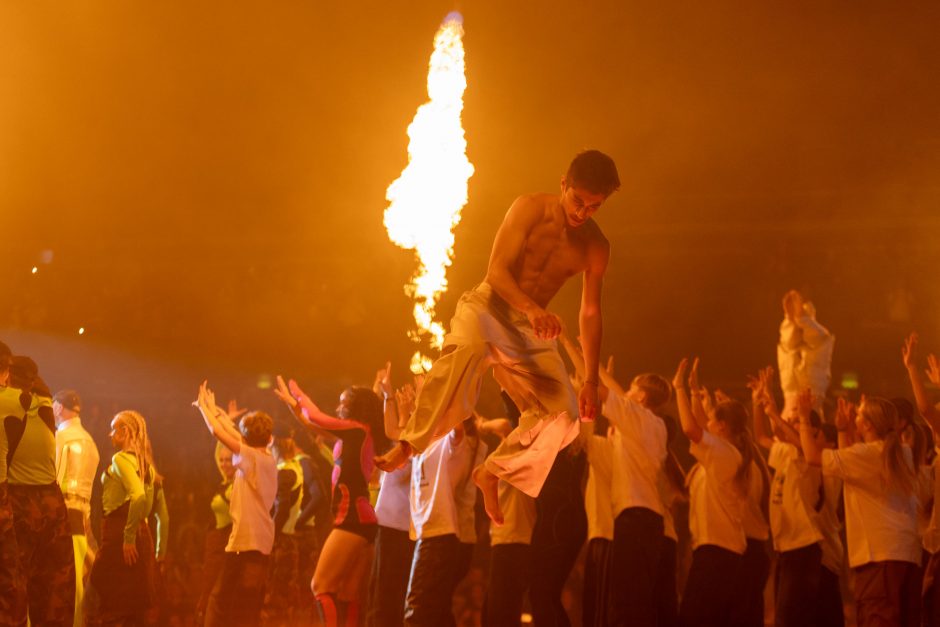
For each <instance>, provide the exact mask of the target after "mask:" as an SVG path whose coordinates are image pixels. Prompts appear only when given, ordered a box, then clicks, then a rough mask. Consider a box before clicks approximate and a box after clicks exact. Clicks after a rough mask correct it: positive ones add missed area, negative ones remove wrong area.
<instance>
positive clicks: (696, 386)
mask: <svg viewBox="0 0 940 627" xmlns="http://www.w3.org/2000/svg"><path fill="white" fill-rule="evenodd" d="M700 389H702V384H701V383H699V380H698V357H696V358H695V359H693V360H692V370H691V371H690V372H689V391H690V392H692V393H693V394H695V393H696V392H698V391H699V390H700Z"/></svg>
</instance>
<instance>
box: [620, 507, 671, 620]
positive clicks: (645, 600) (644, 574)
mask: <svg viewBox="0 0 940 627" xmlns="http://www.w3.org/2000/svg"><path fill="white" fill-rule="evenodd" d="M662 549H663V517H662V516H660V515H659V514H657V513H656V512H654V511H653V510H651V509H646V508H645V507H630V508H627V509H625V510H623V511H622V512H620V514H619V515H618V516H617V518H616V519H615V520H614V544H613V546H612V547H611V553H610V591H611V592H610V606H609V608H608V615H607V624H608V625H610V626H611V627H626V626H627V625H630V626H636V627H656V599H655V595H654V590H655V587H656V578H657V575H658V574H659V564H660V554H661V553H662Z"/></svg>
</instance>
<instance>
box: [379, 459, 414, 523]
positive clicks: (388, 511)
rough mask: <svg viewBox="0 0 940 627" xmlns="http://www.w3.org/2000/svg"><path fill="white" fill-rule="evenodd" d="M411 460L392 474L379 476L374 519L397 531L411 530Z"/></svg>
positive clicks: (384, 473) (387, 473)
mask: <svg viewBox="0 0 940 627" xmlns="http://www.w3.org/2000/svg"><path fill="white" fill-rule="evenodd" d="M410 494H411V460H410V459H409V460H408V462H407V463H405V465H404V466H402V467H401V468H396V469H395V470H393V471H392V472H383V473H381V475H380V476H379V496H378V497H377V498H376V499H375V517H376V519H377V520H378V522H379V524H380V525H381V526H383V527H388V528H390V529H397V530H398V531H408V530H409V529H411V502H410V498H411V497H410Z"/></svg>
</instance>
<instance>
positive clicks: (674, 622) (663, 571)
mask: <svg viewBox="0 0 940 627" xmlns="http://www.w3.org/2000/svg"><path fill="white" fill-rule="evenodd" d="M678 575H679V546H678V545H677V544H676V541H675V540H673V539H672V538H667V537H666V536H663V544H662V552H661V553H660V555H659V571H658V574H657V576H656V586H655V589H654V591H653V596H654V597H655V598H656V625H657V627H677V626H678V625H679V591H678V590H677V589H676V586H677V581H676V579H677V577H678Z"/></svg>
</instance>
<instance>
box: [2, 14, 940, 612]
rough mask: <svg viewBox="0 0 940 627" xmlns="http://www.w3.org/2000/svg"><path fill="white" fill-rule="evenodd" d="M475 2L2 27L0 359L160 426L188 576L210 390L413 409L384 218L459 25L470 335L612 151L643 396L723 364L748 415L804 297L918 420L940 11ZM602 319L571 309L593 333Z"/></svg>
mask: <svg viewBox="0 0 940 627" xmlns="http://www.w3.org/2000/svg"><path fill="white" fill-rule="evenodd" d="M458 4H459V6H457V7H454V6H451V5H450V4H448V3H444V2H431V1H428V0H419V1H418V2H408V3H394V2H370V1H367V2H360V3H341V2H313V1H306V2H298V1H293V0H292V1H290V2H266V3H251V4H241V3H236V4H231V3H222V2H178V1H173V2H157V3H154V2H142V1H133V2H105V3H95V4H92V5H89V4H88V3H83V2H77V1H72V0H67V1H64V2H54V3H53V2H32V3H17V2H7V3H3V4H2V5H0V217H2V226H3V233H4V236H3V244H2V246H0V264H2V269H3V270H2V276H3V277H4V283H5V287H4V290H3V297H2V298H0V339H2V340H3V341H5V342H6V343H7V344H9V345H10V346H11V348H12V349H13V351H14V353H16V354H27V355H30V356H32V357H33V358H34V359H35V360H36V361H37V362H38V363H39V366H40V372H41V374H42V375H43V376H44V378H45V379H46V380H47V381H48V383H49V384H50V386H51V387H52V388H53V390H55V389H60V388H66V387H67V388H74V389H76V390H78V391H79V392H80V393H81V394H82V397H83V399H84V401H85V408H84V412H83V418H84V420H85V423H86V426H87V427H88V428H89V430H90V431H91V432H92V434H93V435H94V436H95V438H96V440H97V441H98V446H99V449H100V450H101V452H102V458H103V459H104V458H105V457H106V455H110V452H109V451H110V448H109V444H108V440H107V431H108V424H107V423H108V421H109V420H110V417H111V416H113V414H114V413H115V412H116V411H117V410H120V409H125V408H133V409H137V410H139V411H140V412H141V413H142V414H143V415H144V416H145V417H146V419H147V422H148V426H149V429H150V432H151V437H152V439H153V443H154V455H155V460H156V463H157V465H158V467H159V468H160V470H161V472H163V473H164V474H165V475H166V477H167V491H168V498H169V499H170V515H171V528H172V537H171V543H172V544H171V548H170V551H171V558H170V559H171V560H174V561H176V562H179V563H182V562H185V561H186V560H187V559H190V558H191V557H192V556H196V557H198V553H199V551H200V550H201V545H200V544H199V541H200V540H199V533H200V531H201V530H202V529H203V526H204V525H205V523H206V521H207V520H208V516H209V514H208V509H207V508H206V507H205V503H206V502H207V500H208V497H207V495H208V494H211V491H212V490H213V488H214V482H215V481H216V478H217V477H216V474H215V470H214V467H213V462H212V445H213V440H212V437H211V436H210V435H209V434H208V433H207V432H206V429H205V426H204V425H203V423H202V420H201V418H200V416H199V414H198V412H196V410H195V409H193V408H192V407H191V406H190V403H191V402H192V401H193V400H194V399H195V396H196V391H197V387H198V385H199V383H200V382H201V381H202V380H203V379H208V380H209V382H210V384H212V385H213V386H214V388H215V389H216V391H217V393H218V395H219V396H220V398H221V400H227V399H229V398H234V399H237V400H238V402H239V404H240V405H241V406H247V407H251V408H262V409H266V410H268V411H270V412H271V413H272V414H274V415H276V416H279V417H283V418H285V419H286V418H287V417H288V416H287V412H286V410H285V409H284V408H283V406H282V405H280V404H279V402H278V401H277V400H276V399H275V398H274V396H273V394H272V392H271V391H270V387H271V385H272V380H273V377H274V376H275V375H277V374H284V375H289V376H292V377H294V378H296V379H297V380H298V381H300V382H301V383H302V384H304V385H305V387H306V388H308V391H309V392H311V395H312V396H313V397H314V398H315V399H316V400H318V402H319V403H321V405H322V406H323V407H324V408H325V409H327V410H331V409H332V408H333V403H335V399H336V398H337V397H338V395H339V393H340V391H341V390H342V389H343V388H345V387H346V386H348V385H350V384H354V383H359V384H364V385H371V383H372V380H373V377H374V375H375V371H376V369H377V368H379V367H381V366H382V365H383V364H384V363H385V361H386V360H391V361H392V364H393V371H394V374H395V375H397V378H398V381H399V382H402V381H403V380H404V378H405V374H406V370H407V362H408V359H409V358H410V355H411V353H412V350H413V345H412V344H411V342H410V341H409V340H408V338H407V337H406V332H407V330H408V329H410V328H411V326H412V324H413V321H412V320H411V317H410V316H411V302H410V300H409V299H408V297H407V296H406V295H405V294H404V291H403V287H402V286H403V285H404V284H405V283H406V282H407V281H408V279H409V277H410V276H411V274H412V272H413V270H414V258H413V255H412V253H410V252H406V251H402V250H400V249H398V248H397V247H395V246H394V245H393V244H391V243H390V242H389V240H388V237H387V234H386V232H385V229H384V227H383V223H382V215H383V210H384V208H385V206H386V204H387V203H386V201H385V189H386V187H387V186H388V185H389V183H390V182H391V181H393V180H394V179H395V178H396V177H397V176H398V175H399V173H400V172H401V170H402V169H403V168H404V167H405V165H406V164H407V156H406V146H407V137H406V135H405V129H406V127H407V126H408V124H409V122H410V121H411V118H412V116H413V115H414V112H415V108H416V107H417V106H418V105H420V104H421V103H422V102H424V100H425V99H426V92H425V81H426V78H427V58H428V54H429V53H430V50H431V37H432V35H433V33H434V31H435V30H436V28H437V27H438V25H439V24H440V21H441V18H442V17H443V16H444V15H445V14H446V13H447V12H448V11H450V10H452V9H454V8H457V9H459V10H460V11H461V12H462V13H463V15H464V26H465V29H466V36H465V39H464V45H465V46H466V55H467V56H466V63H467V82H468V87H467V91H466V95H465V109H464V113H463V125H464V128H465V129H466V137H467V142H468V148H467V155H468V157H469V159H470V161H471V162H472V163H473V164H474V167H475V174H474V175H473V177H472V178H471V179H470V182H469V202H468V204H467V205H466V207H465V208H464V209H463V219H462V221H461V222H460V224H459V226H457V227H456V230H455V233H456V245H455V260H454V263H453V265H452V267H451V268H450V270H449V272H448V280H449V283H450V286H449V289H448V292H447V294H446V295H445V296H444V298H443V300H442V302H441V304H440V306H439V307H438V311H439V315H440V317H441V319H443V320H445V321H446V320H448V319H449V317H450V315H451V314H452V313H453V310H454V305H455V303H456V299H457V297H458V296H459V295H460V294H461V293H462V292H463V291H464V290H465V289H468V288H470V287H472V286H473V285H475V284H476V283H477V282H479V281H480V280H481V279H482V277H483V275H484V272H485V271H486V265H487V260H488V257H489V253H490V248H491V245H492V241H493V236H494V233H495V232H496V229H497V227H498V226H499V224H500V221H501V219H502V217H503V215H504V213H505V211H506V210H507V208H508V207H509V205H510V204H511V203H512V201H513V199H514V198H515V197H516V196H518V195H520V194H522V193H527V192H534V191H547V192H556V191H557V190H558V188H559V180H560V177H561V176H562V174H564V170H565V168H566V167H567V164H568V162H569V160H570V159H571V157H572V156H573V155H574V154H575V153H576V152H578V151H579V150H581V149H584V148H597V149H600V150H603V151H604V152H607V153H608V154H610V155H611V156H612V157H613V158H614V160H615V161H616V163H617V166H618V168H619V172H620V177H621V179H622V183H623V184H622V187H621V190H620V191H619V192H618V193H617V194H615V195H613V196H611V198H610V199H609V200H608V201H607V203H606V204H605V205H604V206H603V207H602V209H601V210H600V211H599V213H598V214H597V216H596V220H597V222H598V223H599V225H600V226H601V228H602V229H603V231H604V233H605V234H606V236H607V238H608V239H609V240H610V242H611V248H612V255H611V262H610V267H609V270H608V274H607V277H606V280H605V284H604V297H603V313H604V337H603V344H602V351H601V352H602V357H603V358H605V359H606V356H607V355H611V354H612V355H614V356H615V358H616V374H617V376H618V377H620V378H621V379H623V380H627V378H628V377H630V376H632V375H633V374H634V373H637V372H641V371H654V372H660V373H662V374H664V375H666V376H667V377H671V375H672V373H673V372H674V370H675V364H676V363H677V361H678V359H679V358H680V357H681V356H683V355H698V356H699V357H700V358H701V360H702V376H703V379H704V380H705V382H706V384H708V385H710V386H712V387H721V388H723V389H725V390H726V391H728V392H729V393H732V394H736V395H738V396H740V397H741V398H744V395H745V393H746V390H745V389H744V387H743V382H744V376H745V375H746V374H748V373H752V372H754V371H756V370H757V369H758V368H759V367H762V366H765V365H769V364H775V359H776V353H775V346H776V342H777V329H778V325H779V323H780V320H781V318H782V308H781V298H782V296H783V294H784V293H785V292H786V291H787V290H788V289H790V288H796V289H799V290H801V291H802V292H803V293H804V294H806V295H807V296H808V297H809V299H810V300H812V301H813V303H814V304H815V306H816V309H817V312H818V319H819V320H820V321H821V322H822V323H823V324H825V325H826V326H827V327H828V328H829V329H831V330H832V331H833V333H834V334H835V336H836V344H835V353H834V359H833V365H832V371H833V384H832V387H831V388H830V391H831V393H832V394H833V395H838V394H840V393H844V394H846V395H848V396H849V397H850V398H857V397H858V395H859V393H860V392H865V393H868V394H878V395H882V396H897V395H909V394H910V389H909V386H908V383H907V378H906V372H905V370H904V367H903V365H902V363H901V345H902V341H903V339H904V337H905V336H906V335H907V334H908V333H909V332H911V331H912V330H917V331H918V332H919V333H920V336H921V343H922V344H923V345H924V347H925V351H926V350H927V349H929V350H933V351H940V282H938V276H940V117H938V111H940V82H938V80H937V78H938V76H940V38H938V37H937V33H938V32H940V5H938V4H936V3H927V2H924V3H906V2H896V3H876V2H855V3H811V2H800V3H736V2H729V1H725V0H722V1H720V2H711V3H678V2H667V3H656V4H654V5H651V4H649V3H642V2H633V1H630V2H624V1H622V0H616V1H614V0H597V1H588V2H574V1H561V0H548V1H543V2H535V1H532V0H521V1H514V2H463V3H458ZM579 298H580V282H577V281H573V282H571V283H570V284H569V285H568V286H567V287H566V288H565V290H564V291H563V292H562V293H561V294H560V295H559V296H558V298H557V299H556V301H555V302H554V304H553V307H552V309H553V311H555V312H557V313H559V314H560V315H561V316H562V318H563V319H564V321H565V323H566V324H567V325H568V326H569V327H571V328H575V327H576V325H577V312H578V305H579ZM480 409H481V413H484V414H487V415H493V416H495V415H499V413H500V412H501V411H502V408H501V406H500V405H499V402H498V398H497V397H496V396H495V394H493V390H492V389H490V387H488V388H487V394H486V395H485V396H484V399H483V402H482V404H481V406H480ZM683 446H685V445H683ZM196 557H192V559H196ZM181 585H182V584H181ZM180 594H182V593H180ZM181 603H185V601H181ZM572 603H574V601H572ZM181 612H182V610H181ZM575 613H576V612H575ZM572 615H574V614H572ZM181 624H185V621H184V622H183V623H181Z"/></svg>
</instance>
